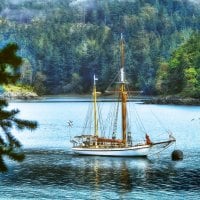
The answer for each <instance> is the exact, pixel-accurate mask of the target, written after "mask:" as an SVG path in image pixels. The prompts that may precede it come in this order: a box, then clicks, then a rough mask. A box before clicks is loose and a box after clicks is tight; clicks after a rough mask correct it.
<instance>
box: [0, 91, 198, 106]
mask: <svg viewBox="0 0 200 200" xmlns="http://www.w3.org/2000/svg"><path fill="white" fill-rule="evenodd" d="M0 97H1V98H5V99H7V100H11V101H12V100H41V101H43V100H45V101H52V102H54V101H60V102H62V101H66V102H89V101H91V95H90V94H60V95H45V96H39V95H38V94H37V93H35V92H34V91H31V90H27V89H20V90H17V91H12V90H7V91H5V92H4V93H2V94H0ZM99 101H100V102H112V101H114V96H113V95H101V96H100V97H99ZM130 101H132V102H137V103H143V104H159V105H167V104H169V105H200V99H195V98H188V97H181V96H143V95H137V96H133V97H132V98H130Z"/></svg>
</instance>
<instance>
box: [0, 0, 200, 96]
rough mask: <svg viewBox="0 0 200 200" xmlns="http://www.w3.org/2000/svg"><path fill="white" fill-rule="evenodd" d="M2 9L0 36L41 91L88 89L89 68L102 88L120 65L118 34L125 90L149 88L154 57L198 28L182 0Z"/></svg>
mask: <svg viewBox="0 0 200 200" xmlns="http://www.w3.org/2000/svg"><path fill="white" fill-rule="evenodd" d="M7 7H9V8H11V9H10V10H11V11H10V12H8V10H9V9H7V10H6V8H7ZM12 8H15V9H13V10H12ZM24 9H26V10H28V11H30V12H27V14H26V13H24V14H23V15H22V14H21V13H22V12H23V10H24ZM1 10H2V13H6V12H7V15H6V14H4V15H3V16H2V18H0V39H1V41H3V42H10V41H14V42H17V43H18V44H20V46H21V47H22V50H21V52H20V55H21V56H22V57H24V58H26V60H27V63H29V66H30V67H27V66H28V65H26V67H24V68H23V77H22V78H21V81H22V82H24V83H28V82H30V84H31V85H32V86H34V87H35V88H36V90H37V91H38V92H39V93H40V94H43V93H46V94H50V93H51V94H57V93H66V92H79V93H87V92H89V90H90V87H91V84H90V83H91V79H92V76H93V74H94V73H95V74H96V75H97V76H98V78H99V81H98V84H99V86H100V90H101V91H104V90H105V88H106V87H107V86H108V85H109V83H110V80H111V79H112V78H113V77H114V76H115V73H116V71H117V70H118V68H119V66H120V58H119V39H120V34H121V33H123V34H124V37H125V41H126V63H125V65H126V71H127V73H128V74H129V77H130V79H129V83H130V87H131V89H137V90H138V89H139V90H143V91H144V93H146V94H154V93H155V92H156V87H155V85H156V81H155V78H156V74H157V70H158V67H159V63H160V62H161V61H163V60H167V59H168V58H169V56H170V55H171V53H172V52H173V51H174V50H175V49H176V48H177V47H178V46H180V44H182V43H184V42H185V41H186V40H187V39H188V38H189V37H190V35H191V33H192V32H193V31H194V30H199V28H200V24H199V19H200V8H199V6H198V5H196V4H194V3H192V1H188V0H181V1H177V0H171V1H166V0H165V1H163V0H144V1H141V0H124V1H121V0H111V1H105V0H85V1H76V0H57V1H45V0H44V1H40V0H35V1H29V0H26V1H19V3H18V4H17V5H16V4H15V5H13V4H12V3H11V1H10V3H6V4H5V3H4V4H3V3H2V5H1ZM4 10H6V12H3V11H4ZM29 13H32V15H30V14H29ZM18 16H20V17H18ZM0 45H1V44H0ZM181 62H182V61H181ZM30 69H31V71H30ZM176 70H178V69H176ZM178 72H179V71H177V73H178ZM75 74H76V75H75ZM182 76H183V75H182ZM77 77H79V78H80V79H79V78H78V79H76V78H77ZM75 79H76V80H75ZM171 79H172V82H173V81H174V83H175V82H176V79H174V78H173V77H171ZM78 84H79V85H81V87H80V86H78ZM181 89H182V88H175V89H174V90H175V91H176V92H178V91H180V90H181Z"/></svg>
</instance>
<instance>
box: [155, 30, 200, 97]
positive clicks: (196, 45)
mask: <svg viewBox="0 0 200 200" xmlns="http://www.w3.org/2000/svg"><path fill="white" fill-rule="evenodd" d="M199 41H200V33H199V32H196V33H194V34H193V35H192V36H191V37H190V38H189V40H188V41H187V42H186V43H185V44H183V45H182V46H180V47H179V48H178V49H177V50H176V51H174V52H173V54H172V56H171V57H170V59H169V61H168V62H167V63H161V65H160V69H159V71H158V75H157V89H158V90H159V91H160V93H161V94H163V93H164V92H167V93H168V94H177V93H178V94H181V95H183V96H188V97H194V98H199V97H200V42H199ZM164 66H165V67H164Z"/></svg>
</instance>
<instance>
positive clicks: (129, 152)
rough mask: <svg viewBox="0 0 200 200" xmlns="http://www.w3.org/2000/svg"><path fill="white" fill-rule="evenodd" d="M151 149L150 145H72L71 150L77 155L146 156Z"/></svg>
mask: <svg viewBox="0 0 200 200" xmlns="http://www.w3.org/2000/svg"><path fill="white" fill-rule="evenodd" d="M150 149H151V145H142V146H133V147H124V148H108V149H107V148H86V147H83V148H81V147H73V148H72V150H73V151H74V153H75V154H78V155H91V156H126V157H146V156H147V155H148V153H149V150H150Z"/></svg>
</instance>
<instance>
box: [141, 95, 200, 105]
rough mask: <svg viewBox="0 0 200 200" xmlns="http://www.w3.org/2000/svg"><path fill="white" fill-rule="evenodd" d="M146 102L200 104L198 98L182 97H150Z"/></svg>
mask: <svg viewBox="0 0 200 200" xmlns="http://www.w3.org/2000/svg"><path fill="white" fill-rule="evenodd" d="M144 103H146V104H173V105H200V99H194V98H183V97H174V96H168V97H152V98H150V99H146V100H145V102H144Z"/></svg>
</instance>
